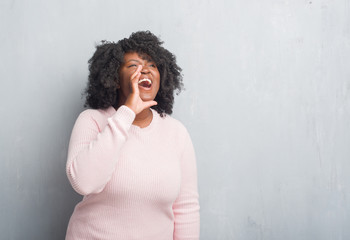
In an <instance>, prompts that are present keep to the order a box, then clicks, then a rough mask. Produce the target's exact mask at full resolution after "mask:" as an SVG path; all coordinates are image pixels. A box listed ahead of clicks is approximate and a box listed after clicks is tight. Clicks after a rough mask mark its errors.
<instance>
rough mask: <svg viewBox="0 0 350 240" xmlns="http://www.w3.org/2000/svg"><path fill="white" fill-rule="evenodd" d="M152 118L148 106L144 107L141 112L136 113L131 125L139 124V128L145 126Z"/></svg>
mask: <svg viewBox="0 0 350 240" xmlns="http://www.w3.org/2000/svg"><path fill="white" fill-rule="evenodd" d="M152 119H153V114H152V111H151V109H150V108H146V109H145V110H143V111H142V112H140V113H139V114H137V115H136V117H135V120H134V122H133V123H132V124H133V125H136V126H139V127H140V128H144V127H147V126H148V125H150V123H151V122H152Z"/></svg>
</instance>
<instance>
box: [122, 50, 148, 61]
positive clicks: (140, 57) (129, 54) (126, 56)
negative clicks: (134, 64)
mask: <svg viewBox="0 0 350 240" xmlns="http://www.w3.org/2000/svg"><path fill="white" fill-rule="evenodd" d="M132 59H133V60H145V61H148V62H151V61H153V60H152V58H151V57H150V56H149V55H147V54H145V53H137V52H127V53H125V54H124V62H127V61H129V60H132Z"/></svg>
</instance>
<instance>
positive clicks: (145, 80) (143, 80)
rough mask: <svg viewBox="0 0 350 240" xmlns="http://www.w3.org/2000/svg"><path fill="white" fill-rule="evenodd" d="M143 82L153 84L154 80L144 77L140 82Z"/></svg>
mask: <svg viewBox="0 0 350 240" xmlns="http://www.w3.org/2000/svg"><path fill="white" fill-rule="evenodd" d="M143 82H148V83H149V84H152V81H151V80H149V79H148V78H144V79H141V80H139V84H140V83H143Z"/></svg>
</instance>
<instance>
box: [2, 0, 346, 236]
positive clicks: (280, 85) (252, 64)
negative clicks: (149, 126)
mask: <svg viewBox="0 0 350 240" xmlns="http://www.w3.org/2000/svg"><path fill="white" fill-rule="evenodd" d="M0 28H1V29H0V30H1V37H0V38H1V44H0V52H1V54H0V60H1V62H0V76H1V87H0V99H1V101H0V109H1V134H0V147H1V149H0V160H1V161H0V164H1V167H0V189H1V198H0V199H1V200H0V201H1V204H0V211H1V212H0V232H1V239H7V240H11V239H20V240H22V239H33V240H46V239H52V240H56V239H57V240H59V239H63V238H64V235H65V231H66V227H67V223H68V220H69V217H70V215H71V214H72V211H73V208H74V206H75V204H76V203H77V202H78V201H79V200H80V198H81V197H80V196H79V195H77V194H76V193H74V191H73V190H72V188H71V186H70V185H69V183H68V180H67V178H66V176H65V162H66V154H67V147H68V141H69V137H70V133H71V130H72V127H73V124H74V121H75V119H76V117H77V116H78V114H79V113H80V112H81V111H82V110H83V99H81V92H82V90H83V89H84V88H85V84H86V80H87V74H88V71H87V60H88V59H89V58H90V57H91V55H92V53H93V52H94V45H95V43H97V42H99V41H100V40H102V39H107V40H114V41H117V40H119V39H121V38H124V37H127V36H129V35H130V33H131V32H133V31H137V30H146V29H149V30H151V31H152V32H154V33H155V34H156V35H158V36H161V38H162V39H163V40H164V41H165V46H166V47H167V48H168V49H170V50H171V51H172V52H174V53H175V54H176V56H177V59H178V63H179V65H180V66H182V68H183V73H184V81H185V86H186V91H184V92H183V93H181V94H180V95H179V97H178V98H177V99H176V106H175V109H174V110H175V113H174V117H176V118H178V119H180V120H181V121H182V122H183V123H184V124H185V125H186V126H187V128H188V130H189V132H190V133H191V136H192V139H193V142H194V145H195V149H196V153H197V162H198V175H199V190H200V203H201V239H202V240H213V239H215V240H216V239H218V240H224V239H225V240H226V239H240V240H250V239H252V240H254V239H266V240H280V239H291V240H294V239H298V240H302V239H305V240H310V239H317V240H323V239H325V240H326V239H327V240H334V239H337V240H342V239H344V240H345V239H350V209H349V208H350V207H349V206H350V199H349V197H350V196H349V194H350V161H349V160H350V159H349V157H350V147H349V145H350V109H349V107H350V95H349V90H350V67H349V66H350V65H349V64H350V2H349V0H336V1H335V0H319V1H316V0H307V1H306V0H293V1H292V0H264V1H261V0H231V1H228V0H227V1H224V0H215V1H214V0H206V1H204V0H202V1H199V0H197V1H191V0H177V1H154V0H153V1H140V0H136V1H132V2H129V1H112V0H110V1H97V0H95V1H93V0H89V1H68V0H52V1H39V0H34V1H24V0H17V1H8V0H2V1H1V2H0Z"/></svg>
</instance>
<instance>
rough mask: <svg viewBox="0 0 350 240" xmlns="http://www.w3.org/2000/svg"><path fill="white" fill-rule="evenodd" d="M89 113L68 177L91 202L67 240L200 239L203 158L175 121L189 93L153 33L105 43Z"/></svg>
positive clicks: (93, 74) (76, 133) (96, 62)
mask: <svg viewBox="0 0 350 240" xmlns="http://www.w3.org/2000/svg"><path fill="white" fill-rule="evenodd" d="M89 70H90V74H89V82H88V86H87V88H86V106H88V107H90V109H88V110H85V111H83V112H82V113H81V114H80V115H79V117H78V119H77V120H76V123H75V125H74V128H73V131H72V135H71V139H70V143H69V150H68V159H67V168H66V171H67V176H68V179H69V181H70V182H71V184H72V186H73V188H74V189H75V190H76V191H77V192H78V193H79V194H81V195H84V198H83V200H82V201H81V202H80V203H78V204H77V206H76V207H75V209H74V212H73V215H72V217H71V219H70V221H69V225H68V230H67V235H66V240H78V239H79V240H80V239H84V240H97V239H98V240H102V239H106V240H107V239H108V240H128V239H135V240H136V239H140V240H141V239H142V240H180V239H186V240H189V239H193V240H194V239H196V240H198V239H199V203H198V189H197V170H196V159H195V154H194V149H193V145H192V142H191V139H190V136H189V134H188V132H187V130H186V129H185V127H184V126H183V125H182V124H181V123H180V122H179V121H177V120H175V119H174V118H172V117H170V116H169V115H170V114H171V113H172V108H173V103H174V92H175V91H176V90H177V91H180V90H181V87H182V77H181V68H180V67H179V66H178V65H177V64H176V60H175V56H174V55H173V54H172V53H170V52H169V51H168V50H166V49H165V48H163V47H162V42H161V41H160V40H159V39H158V38H157V37H156V36H155V35H153V34H152V33H150V32H149V31H146V32H136V33H133V34H132V35H131V36H130V37H129V38H125V39H122V40H120V41H118V42H117V43H111V42H102V44H101V45H99V46H97V48H96V52H95V53H94V55H93V57H92V58H91V59H90V60H89Z"/></svg>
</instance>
